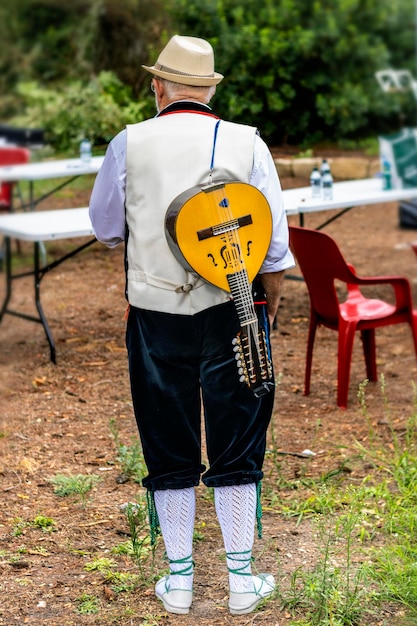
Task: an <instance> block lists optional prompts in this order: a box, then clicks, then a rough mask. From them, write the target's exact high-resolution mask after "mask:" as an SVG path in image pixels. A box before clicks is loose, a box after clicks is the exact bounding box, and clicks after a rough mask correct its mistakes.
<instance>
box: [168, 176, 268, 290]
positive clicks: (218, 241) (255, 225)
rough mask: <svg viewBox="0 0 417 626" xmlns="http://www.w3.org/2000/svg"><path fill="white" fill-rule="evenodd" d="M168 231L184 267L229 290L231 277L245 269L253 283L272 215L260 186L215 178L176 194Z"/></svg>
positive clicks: (265, 243)
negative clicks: (258, 187)
mask: <svg viewBox="0 0 417 626" xmlns="http://www.w3.org/2000/svg"><path fill="white" fill-rule="evenodd" d="M165 230H166V234H167V240H168V244H169V245H170V247H171V250H172V251H173V253H174V255H175V257H176V258H177V260H178V261H179V262H180V263H181V264H182V265H183V266H184V267H186V268H187V269H189V270H192V271H194V272H196V273H197V274H199V275H200V276H201V277H202V278H204V280H206V281H207V282H209V283H211V284H213V285H215V286H216V287H220V289H224V290H225V291H230V287H229V282H228V280H229V278H230V276H231V275H233V274H236V273H237V272H240V271H242V270H246V272H247V278H248V281H249V283H251V282H252V281H253V279H254V278H255V276H256V275H257V273H258V271H259V269H260V267H261V265H262V263H263V261H264V259H265V256H266V253H267V251H268V248H269V244H270V240H271V235H272V216H271V211H270V208H269V204H268V201H267V200H266V198H265V196H264V195H263V194H262V193H261V192H260V191H259V190H258V189H257V188H256V187H253V186H252V185H249V184H247V183H242V182H234V181H231V182H214V183H213V184H211V185H206V186H202V187H200V186H198V187H193V188H191V189H189V190H187V191H185V192H184V193H183V194H180V195H179V196H177V198H175V200H174V201H173V202H172V203H171V205H170V207H169V208H168V211H167V214H166V220H165Z"/></svg>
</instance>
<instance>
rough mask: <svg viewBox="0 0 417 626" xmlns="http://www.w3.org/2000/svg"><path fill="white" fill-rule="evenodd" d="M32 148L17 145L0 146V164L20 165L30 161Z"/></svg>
mask: <svg viewBox="0 0 417 626" xmlns="http://www.w3.org/2000/svg"><path fill="white" fill-rule="evenodd" d="M29 159H30V150H28V149H27V148H19V147H17V146H10V147H8V146H0V165H20V164H22V163H28V161H29Z"/></svg>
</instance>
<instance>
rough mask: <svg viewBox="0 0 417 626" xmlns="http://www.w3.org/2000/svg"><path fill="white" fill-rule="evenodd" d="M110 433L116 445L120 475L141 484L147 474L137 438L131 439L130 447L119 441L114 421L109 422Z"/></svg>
mask: <svg viewBox="0 0 417 626" xmlns="http://www.w3.org/2000/svg"><path fill="white" fill-rule="evenodd" d="M110 432H111V434H112V435H113V438H114V442H115V445H116V450H117V456H116V459H117V461H118V462H119V463H120V467H121V471H122V474H123V475H125V476H126V477H127V478H128V479H130V478H132V479H133V480H134V481H135V482H136V483H141V482H142V479H143V478H144V476H145V475H146V473H147V470H146V465H145V460H144V458H143V453H142V447H141V445H140V442H139V440H138V439H137V438H132V444H131V445H130V446H128V445H126V444H124V443H122V442H121V440H120V434H119V430H118V428H117V425H116V421H115V420H114V419H112V420H110Z"/></svg>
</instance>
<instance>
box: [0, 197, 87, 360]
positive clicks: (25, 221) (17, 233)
mask: <svg viewBox="0 0 417 626" xmlns="http://www.w3.org/2000/svg"><path fill="white" fill-rule="evenodd" d="M0 233H1V234H3V235H4V241H5V270H6V292H5V296H4V299H3V303H2V306H1V309H0V323H1V321H2V319H3V316H4V315H5V314H6V313H8V314H9V315H14V316H15V317H20V318H23V319H26V320H30V321H33V322H39V323H41V324H42V326H43V328H44V330H45V334H46V338H47V340H48V343H49V348H50V356H51V361H53V362H54V363H56V350H55V343H54V340H53V337H52V333H51V330H50V328H49V326H48V322H47V320H46V317H45V314H44V311H43V308H42V304H41V298H40V287H41V281H42V278H43V277H44V276H45V274H47V273H48V272H49V271H50V270H52V269H53V268H54V267H56V266H57V265H60V264H61V263H62V262H63V261H65V260H66V259H69V258H70V257H72V256H74V255H75V254H78V253H79V252H81V250H84V249H85V248H87V247H88V246H90V245H91V244H92V243H94V242H95V241H96V238H95V237H94V232H93V227H92V225H91V221H90V218H89V215H88V207H84V208H77V209H60V210H57V211H31V212H29V213H11V214H8V215H1V216H0ZM76 237H89V241H87V242H85V243H84V244H82V245H81V246H77V247H76V248H75V249H74V250H72V251H71V252H69V253H68V254H65V255H64V256H62V257H60V258H59V259H57V260H55V261H53V262H52V263H49V264H44V265H43V266H42V265H41V260H40V259H41V252H40V246H41V244H42V243H43V242H45V241H52V240H57V239H72V238H76ZM92 237H93V238H92ZM11 239H18V240H22V241H31V242H33V269H32V270H30V271H27V272H21V273H15V274H13V269H12V251H11V243H10V241H11ZM24 276H33V280H34V290H35V305H36V309H37V311H38V317H36V316H34V315H28V314H26V313H23V312H20V311H16V310H13V309H10V308H9V302H10V298H11V295H12V286H13V281H14V280H16V279H18V278H23V277H24Z"/></svg>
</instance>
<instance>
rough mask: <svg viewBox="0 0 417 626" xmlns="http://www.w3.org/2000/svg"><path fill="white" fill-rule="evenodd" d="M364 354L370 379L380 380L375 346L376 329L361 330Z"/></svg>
mask: <svg viewBox="0 0 417 626" xmlns="http://www.w3.org/2000/svg"><path fill="white" fill-rule="evenodd" d="M361 338H362V346H363V354H364V357H365V364H366V376H367V378H368V380H371V381H372V382H375V381H376V380H378V376H377V371H376V348H375V329H374V328H369V329H368V330H362V331H361Z"/></svg>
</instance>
